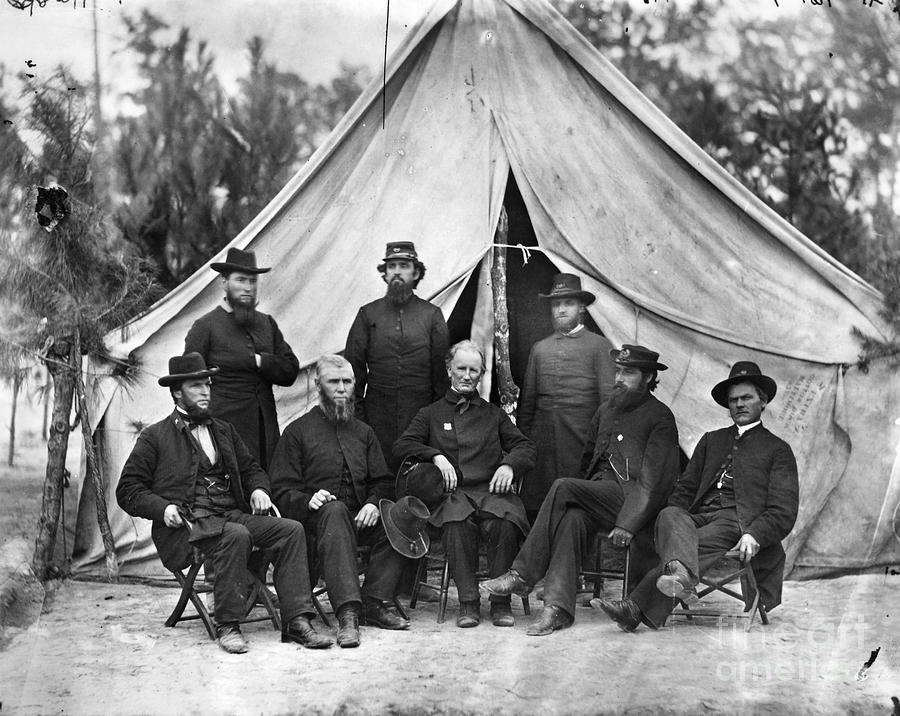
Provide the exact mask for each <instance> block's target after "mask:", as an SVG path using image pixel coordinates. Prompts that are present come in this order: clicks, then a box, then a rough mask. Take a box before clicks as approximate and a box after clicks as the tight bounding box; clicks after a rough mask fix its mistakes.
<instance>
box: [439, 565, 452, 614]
mask: <svg viewBox="0 0 900 716" xmlns="http://www.w3.org/2000/svg"><path fill="white" fill-rule="evenodd" d="M449 592H450V562H448V561H447V560H446V559H445V560H444V569H443V571H442V572H441V600H440V603H439V604H438V619H437V620H438V624H443V623H444V616H445V615H446V613H447V595H448V593H449Z"/></svg>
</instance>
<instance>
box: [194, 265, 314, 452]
mask: <svg viewBox="0 0 900 716" xmlns="http://www.w3.org/2000/svg"><path fill="white" fill-rule="evenodd" d="M212 268H213V270H215V271H218V272H219V273H220V274H221V275H222V287H223V288H224V289H225V297H224V299H223V303H222V304H221V305H219V306H217V307H216V308H214V309H213V310H212V311H210V312H209V313H207V314H205V315H203V316H201V317H200V318H198V319H197V320H196V321H195V322H194V325H193V326H191V329H190V331H188V334H187V337H186V338H185V340H184V351H185V353H190V352H197V353H199V354H200V355H202V356H203V358H204V360H206V363H207V364H208V365H214V366H217V367H218V368H219V369H220V370H219V374H218V375H217V376H216V377H215V379H214V380H213V387H212V403H211V404H210V413H211V414H212V415H213V416H215V417H217V418H220V419H221V420H226V421H228V422H229V423H231V424H232V425H234V427H235V428H236V429H237V431H238V434H239V435H240V436H241V439H242V440H243V441H244V444H245V445H246V446H247V448H248V449H249V450H250V452H251V453H252V454H253V456H254V457H256V459H257V460H258V461H259V463H260V464H261V465H262V467H263V469H267V468H268V466H269V463H270V461H271V460H272V453H273V452H274V451H275V445H276V443H277V442H278V418H277V416H276V414H275V396H274V395H273V394H272V386H273V385H282V386H289V385H292V384H293V382H294V380H295V379H296V378H297V373H298V372H299V369H300V367H299V363H298V361H297V357H296V356H295V355H294V353H293V351H292V350H291V347H290V346H289V345H288V344H287V342H286V341H285V340H284V337H283V336H282V335H281V331H280V330H279V329H278V324H277V323H276V322H275V319H274V318H272V317H271V316H269V315H268V314H265V313H262V312H260V311H257V310H256V305H257V281H258V276H259V274H263V273H266V272H267V271H269V269H268V268H257V266H256V255H255V254H254V253H253V252H252V251H242V250H241V249H228V254H227V256H226V258H225V261H224V262H221V263H213V264H212Z"/></svg>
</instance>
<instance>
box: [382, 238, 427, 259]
mask: <svg viewBox="0 0 900 716" xmlns="http://www.w3.org/2000/svg"><path fill="white" fill-rule="evenodd" d="M401 259H408V260H410V261H418V260H419V255H418V254H417V253H416V247H415V244H413V242H412V241H389V242H388V244H387V246H386V247H385V249H384V258H383V259H381V260H382V261H397V260H401Z"/></svg>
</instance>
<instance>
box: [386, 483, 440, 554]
mask: <svg viewBox="0 0 900 716" xmlns="http://www.w3.org/2000/svg"><path fill="white" fill-rule="evenodd" d="M378 510H379V511H380V512H381V522H382V524H383V525H384V531H385V532H386V533H387V538H388V541H389V542H390V543H391V547H393V548H394V550H395V551H397V552H399V553H400V554H402V555H403V556H404V557H409V558H410V559H418V558H419V557H424V556H425V555H426V554H427V553H428V546H429V544H430V540H429V539H428V535H427V534H426V533H425V522H426V521H427V520H428V518H429V517H431V512H430V511H429V510H428V508H427V507H425V503H424V502H422V500H420V499H419V498H418V497H413V496H412V495H407V496H406V497H401V498H400V499H399V500H397V501H396V502H394V501H393V500H388V499H381V500H379V501H378Z"/></svg>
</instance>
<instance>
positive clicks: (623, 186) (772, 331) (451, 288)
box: [69, 0, 900, 576]
mask: <svg viewBox="0 0 900 716" xmlns="http://www.w3.org/2000/svg"><path fill="white" fill-rule="evenodd" d="M504 201H506V202H507V204H508V205H509V207H510V213H511V217H512V219H513V221H512V226H511V229H510V234H509V243H511V244H520V243H521V244H523V245H525V246H530V247H531V250H530V252H525V251H518V250H514V249H511V250H509V256H508V258H509V265H510V293H511V295H510V306H511V311H512V315H511V330H512V334H513V336H512V338H513V346H514V349H515V350H514V359H515V360H517V361H519V364H521V362H522V360H523V357H522V356H523V354H527V349H528V345H529V344H530V342H532V341H533V340H534V339H535V338H537V337H539V336H538V335H537V334H538V333H539V332H540V331H539V330H538V329H537V328H535V325H534V324H533V323H532V321H531V317H532V316H534V315H537V314H536V311H535V307H536V303H535V302H534V300H535V299H534V296H535V294H537V292H538V291H543V290H546V289H547V287H548V282H549V278H548V277H549V273H550V272H551V271H553V270H562V271H573V272H575V273H578V274H580V275H581V276H583V277H584V283H585V287H586V288H587V289H589V290H591V291H593V292H595V293H596V294H597V295H598V300H597V302H596V303H595V304H594V305H593V306H591V308H590V312H591V318H592V319H593V321H594V322H595V324H596V326H597V327H599V329H600V330H601V331H602V332H603V333H604V334H606V335H607V336H608V337H609V338H610V339H611V340H612V341H613V343H615V344H621V343H623V342H635V341H637V342H640V343H643V344H645V345H649V346H651V347H654V348H656V349H658V350H659V351H660V352H661V353H662V354H663V358H664V361H665V362H666V363H667V364H668V365H669V366H670V369H669V371H667V372H666V373H665V374H664V375H663V380H662V383H661V385H660V387H659V389H658V392H657V394H658V395H659V397H660V398H661V399H662V400H663V401H665V402H666V403H668V404H669V405H670V406H671V407H672V409H673V411H674V413H675V415H676V418H677V420H678V424H679V429H680V433H681V443H682V447H683V449H684V451H685V452H686V453H687V454H690V453H691V451H692V450H693V448H694V446H695V445H696V443H697V441H698V440H699V438H700V436H701V435H702V434H703V432H705V431H706V430H710V429H713V428H717V427H721V426H722V425H725V424H727V423H728V416H727V414H726V413H725V412H724V411H723V410H722V409H721V408H720V407H718V406H717V405H716V404H714V403H713V401H712V400H711V398H710V396H709V390H710V388H711V386H712V384H713V383H715V382H716V381H718V380H720V379H721V378H723V377H724V376H726V375H727V373H728V369H729V366H730V364H731V363H733V362H734V361H736V360H741V359H750V360H755V361H757V362H758V363H760V364H761V365H762V366H763V367H764V369H765V371H766V372H767V373H768V374H770V375H772V376H774V377H775V378H776V379H777V381H778V383H779V392H778V396H777V398H776V399H775V401H774V402H773V403H772V404H771V405H770V407H769V409H768V410H767V412H766V415H765V420H766V423H767V425H769V426H770V427H771V428H772V429H773V430H774V432H776V433H777V434H779V435H781V436H783V437H784V438H786V439H787V440H788V441H789V442H790V443H791V445H792V446H793V448H794V451H795V453H796V455H797V457H798V461H799V466H800V481H801V508H800V515H799V519H798V521H797V524H796V527H795V529H794V531H793V533H792V534H791V536H790V537H789V538H788V540H787V542H786V547H787V551H788V566H789V569H792V570H793V574H794V575H795V576H814V575H821V574H827V573H832V572H838V571H842V570H853V569H859V568H867V567H873V566H878V565H884V564H889V563H898V562H900V540H898V539H897V538H896V536H895V529H896V520H897V514H896V512H897V504H898V501H900V460H898V457H897V450H898V447H900V419H897V420H895V418H896V416H898V415H900V377H898V376H897V375H896V374H895V373H893V372H892V371H890V370H889V368H888V367H887V366H886V365H883V364H877V363H876V364H874V365H872V366H871V367H870V369H869V371H868V372H867V373H865V372H861V371H860V370H859V369H858V368H857V367H855V362H856V360H857V354H858V352H859V346H858V344H857V343H856V341H855V340H854V339H853V338H852V336H851V328H852V327H857V328H859V329H860V330H862V331H864V332H865V333H868V334H870V335H872V336H876V337H882V338H883V337H884V336H885V335H886V327H885V325H884V324H883V322H882V320H881V319H880V318H879V315H878V310H879V307H880V305H881V297H880V295H879V294H878V293H877V292H876V291H875V290H873V289H872V288H871V287H870V286H868V285H867V284H866V283H865V282H863V281H862V280H861V279H859V278H858V277H857V276H855V275H854V274H853V273H851V272H850V271H849V270H848V269H846V268H845V267H843V266H842V265H840V264H839V263H838V262H837V261H835V260H834V259H832V258H831V257H830V256H828V255H827V254H826V253H824V252H823V251H821V250H820V249H819V248H817V247H816V246H815V245H814V244H813V243H812V242H811V241H809V240H808V239H807V238H806V237H804V236H802V235H801V234H800V233H799V232H798V231H797V230H796V229H794V228H793V227H792V226H790V225H789V224H788V223H786V222H785V221H783V220H782V219H781V218H779V217H778V216H777V215H776V214H775V213H774V212H772V211H771V210H770V209H768V208H767V207H766V206H765V205H764V204H763V203H762V202H760V201H759V200H758V199H757V198H755V197H754V196H753V195H752V194H751V193H750V192H749V191H747V190H746V189H745V188H743V187H742V186H741V185H739V184H738V183H737V182H736V181H735V180H734V179H733V178H732V177H731V176H729V175H728V174H727V173H726V172H725V171H724V170H723V169H722V168H721V167H720V166H719V165H717V164H716V163H715V162H714V161H713V160H712V159H711V158H710V157H709V156H707V155H706V154H705V153H703V151H702V150H700V149H699V148H698V147H697V146H696V145H695V144H693V143H692V142H691V140H690V139H688V137H687V136H686V135H684V134H683V133H682V132H681V131H680V130H678V129H677V128H676V127H675V126H674V125H673V124H672V123H671V122H670V121H669V120H668V119H667V118H666V117H665V116H664V115H663V114H662V113H661V112H660V111H659V110H658V109H656V108H655V107H654V106H653V105H652V104H651V103H650V102H649V101H648V100H647V99H646V98H645V97H644V96H643V95H641V93H640V92H639V91H638V90H637V89H636V88H635V87H634V86H633V85H631V84H630V83H629V82H628V81H627V80H626V79H625V78H624V77H623V76H622V75H621V74H620V73H619V72H617V71H616V70H615V69H614V68H613V67H612V65H611V64H610V63H609V62H608V61H607V60H605V59H604V57H603V56H602V54H601V53H600V52H598V51H597V50H596V49H594V48H593V47H591V46H590V45H589V44H588V43H587V41H586V40H585V39H584V38H583V37H582V36H580V35H579V34H578V33H577V32H576V31H575V30H574V29H573V28H572V27H571V26H570V25H569V24H568V23H567V22H566V21H565V20H564V19H563V18H562V16H561V15H560V14H559V13H558V12H556V11H555V10H554V9H553V8H552V7H550V6H549V5H548V4H547V3H545V2H543V1H542V0H438V2H437V3H436V4H435V6H434V7H433V8H432V9H431V10H430V11H429V12H428V13H427V14H426V15H425V17H424V18H423V19H422V20H421V21H420V22H419V24H418V25H417V26H416V27H415V28H413V29H412V30H411V31H410V32H409V34H408V36H407V37H406V39H405V40H404V42H403V43H402V45H401V46H400V47H399V48H398V50H397V51H396V53H395V54H394V55H393V57H392V58H391V60H390V62H389V65H388V69H387V74H386V83H385V86H384V91H383V93H382V84H381V82H380V81H378V82H375V83H373V85H372V86H370V87H369V88H368V89H367V90H366V91H365V92H364V93H363V94H362V96H361V97H360V98H359V99H358V101H357V102H356V103H355V104H354V106H353V107H352V108H351V109H350V111H349V112H348V113H347V115H346V116H345V117H344V118H343V119H342V120H341V122H340V123H339V125H338V126H337V127H336V128H335V130H334V131H333V132H332V134H331V135H330V136H329V137H328V139H327V140H326V141H325V142H324V144H323V145H322V146H321V147H320V148H319V150H318V151H317V152H316V154H315V155H314V156H313V157H312V159H311V160H310V161H309V163H308V164H307V166H306V167H305V168H304V169H303V170H301V171H300V172H299V173H298V174H297V175H296V176H294V177H293V178H292V179H291V180H290V181H289V182H288V183H287V185H286V186H285V187H284V189H283V190H282V191H281V192H280V193H279V194H278V195H277V196H276V197H275V198H274V199H273V200H272V201H271V203H270V204H269V205H268V206H267V207H266V208H265V209H264V210H263V211H262V212H261V213H260V214H259V216H257V217H256V218H255V219H254V220H253V221H252V222H251V223H250V225H248V226H247V227H246V228H245V230H244V231H242V232H241V234H240V235H239V236H237V237H236V238H235V239H234V240H233V241H232V242H231V243H230V244H229V246H237V247H240V248H248V249H252V250H254V251H255V252H256V253H257V257H258V259H259V261H260V263H261V264H263V265H270V266H274V267H275V268H274V269H273V271H272V272H271V274H268V275H267V276H266V277H265V279H264V282H263V283H262V303H261V308H262V309H263V310H265V311H266V312H269V313H272V314H273V315H274V316H276V317H277V319H278V321H279V323H280V325H281V328H282V330H283V332H284V334H285V336H286V338H287V340H288V341H289V342H290V343H291V345H292V346H293V348H294V350H295V352H296V353H297V355H298V356H299V358H300V362H301V365H302V366H303V370H302V372H301V375H300V377H299V379H298V380H297V382H296V383H295V384H294V385H293V386H292V387H291V388H289V389H283V390H279V391H278V392H277V393H276V397H277V401H278V411H279V417H280V420H281V422H282V426H283V425H284V424H286V423H287V422H288V421H290V420H292V419H294V418H296V417H297V416H299V415H301V414H302V413H304V412H305V411H306V410H308V409H309V408H310V407H311V406H312V405H313V404H314V402H315V386H314V384H313V380H312V375H311V373H310V370H309V368H310V366H312V365H313V364H314V362H315V360H316V358H317V357H318V356H319V355H321V354H322V353H325V352H334V351H340V350H341V349H342V347H343V344H344V339H345V337H346V334H347V330H348V329H349V327H350V324H351V322H352V320H353V318H354V315H355V312H356V310H357V308H358V307H359V306H360V305H362V304H363V303H365V302H367V301H370V300H372V299H374V298H376V297H377V296H379V295H380V294H381V293H382V292H383V284H381V282H380V280H379V278H378V275H377V274H376V273H375V270H374V266H375V264H376V263H377V260H378V258H379V257H380V256H381V255H382V254H381V253H380V252H381V251H382V250H383V248H384V244H385V242H386V241H388V240H399V239H408V240H413V241H415V243H416V246H417V248H418V249H419V253H420V256H422V258H423V259H424V261H425V262H426V264H427V266H428V274H427V276H426V279H425V281H423V283H422V284H420V286H419V293H420V295H424V296H425V297H428V298H430V299H431V300H433V301H434V302H435V303H436V304H437V305H439V306H440V307H441V309H442V310H443V312H444V314H445V316H447V317H448V319H449V320H450V324H451V330H453V331H454V332H455V333H456V336H455V337H462V336H463V335H468V334H469V331H470V330H471V334H472V337H473V338H475V339H476V340H479V341H480V342H482V343H483V344H484V345H485V347H486V348H487V349H488V350H490V341H491V335H492V330H493V325H492V324H493V314H492V298H491V286H490V272H489V270H488V268H489V264H490V262H491V257H492V245H493V242H494V232H495V227H496V225H497V222H498V217H499V215H500V211H501V207H502V205H503V204H504ZM223 253H224V252H223ZM529 256H530V260H529V262H528V264H527V265H523V261H524V260H525V259H526V258H529ZM218 258H219V257H213V260H215V259H218ZM220 296H221V288H220V286H219V285H218V282H217V281H216V274H215V273H214V272H213V271H212V270H210V269H209V267H208V265H207V266H206V267H204V268H202V269H200V270H199V271H198V272H197V273H196V274H194V275H193V276H192V277H190V278H189V279H188V280H187V281H185V282H184V284H182V285H181V286H179V287H178V288H177V289H175V290H174V291H172V292H171V293H170V294H168V295H167V296H166V297H165V298H164V299H162V300H161V301H160V302H159V303H157V304H156V305H155V306H154V307H153V308H152V309H151V310H150V311H149V312H148V313H146V314H145V315H143V316H142V317H140V318H139V319H137V320H135V321H134V322H132V323H131V324H130V325H129V326H127V327H126V329H125V331H124V332H121V333H119V332H117V333H116V334H115V335H111V336H110V337H109V341H108V342H109V349H110V352H111V354H112V356H114V357H116V358H120V359H126V358H128V357H129V356H131V357H132V358H134V359H136V361H137V364H138V365H139V370H138V372H137V380H136V382H134V381H132V382H131V383H130V384H129V385H128V386H127V387H126V386H125V385H124V384H123V382H122V381H121V380H120V379H119V378H117V377H116V371H117V366H116V364H114V363H97V362H95V363H94V364H92V365H91V371H90V377H89V386H88V388H89V393H90V403H91V406H90V407H91V410H92V416H93V419H94V420H95V421H96V425H95V426H94V428H95V431H96V432H95V434H96V439H97V444H98V447H99V450H100V455H101V460H102V466H103V471H104V477H105V479H106V484H107V485H108V493H107V499H108V501H109V502H110V520H111V524H112V529H113V533H114V537H115V542H116V546H117V550H118V556H119V559H120V561H121V562H122V565H123V572H124V573H131V574H147V573H149V572H151V571H156V570H159V569H160V565H159V563H158V561H157V560H156V557H155V552H154V549H153V545H152V542H151V541H150V538H149V523H148V522H146V521H144V520H134V519H132V518H130V517H129V516H127V515H125V514H124V513H123V512H122V511H121V510H120V509H119V508H118V507H117V506H116V505H115V501H114V499H113V497H112V493H113V491H114V487H115V484H116V482H117V479H118V475H119V472H120V470H121V467H122V465H123V463H124V460H125V458H126V457H127V455H128V453H129V452H130V450H131V448H132V446H133V444H134V442H135V439H136V438H137V435H138V433H139V431H140V429H141V427H142V426H145V425H147V424H149V423H151V422H154V421H155V420H158V419H160V418H161V417H163V416H164V415H165V414H166V413H167V412H168V411H170V410H171V407H172V404H171V399H170V397H169V395H168V392H167V391H166V390H164V389H161V388H159V387H158V386H157V384H156V379H157V377H158V376H159V375H160V374H162V373H163V372H164V371H165V367H166V361H167V359H168V357H169V356H171V355H175V354H178V353H180V352H181V351H182V350H183V341H184V336H185V334H186V332H187V330H188V328H189V327H190V325H191V324H192V322H193V321H194V320H195V319H196V318H197V317H198V316H200V315H201V314H203V313H204V312H206V311H208V310H210V309H211V308H212V307H213V306H214V305H215V304H216V302H217V301H218V300H219V299H220ZM487 380H488V381H489V380H490V376H488V377H487ZM75 489H76V492H77V498H78V500H77V502H78V506H79V507H78V510H77V518H76V519H75V520H74V524H71V525H69V529H70V530H71V529H74V532H75V535H74V543H75V551H74V568H75V570H76V571H82V572H85V571H95V570H100V569H101V568H102V564H103V550H102V544H101V541H100V537H99V533H98V531H97V528H96V526H95V520H94V507H93V493H92V491H91V490H90V487H89V484H88V483H87V482H85V483H82V482H80V481H77V482H76V485H75ZM70 504H71V498H70Z"/></svg>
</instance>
